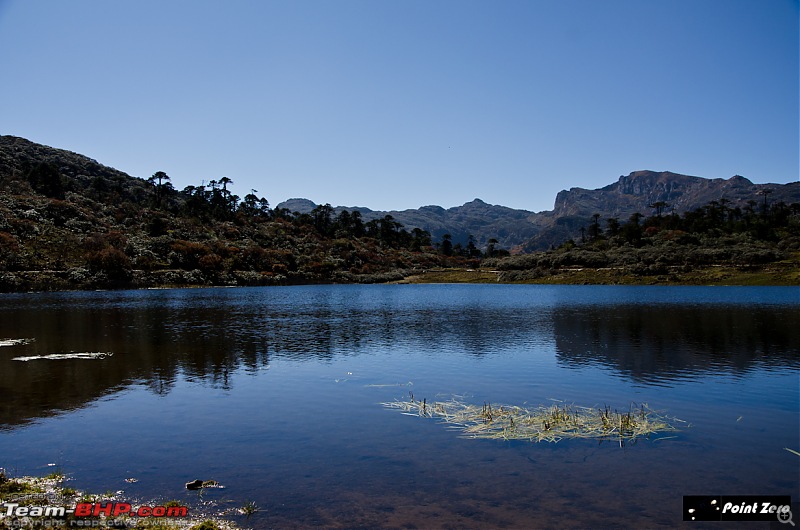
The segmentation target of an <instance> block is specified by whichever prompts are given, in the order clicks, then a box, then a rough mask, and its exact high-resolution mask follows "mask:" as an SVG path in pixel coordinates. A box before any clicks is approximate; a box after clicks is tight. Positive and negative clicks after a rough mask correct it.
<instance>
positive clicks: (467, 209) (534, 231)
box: [277, 171, 800, 252]
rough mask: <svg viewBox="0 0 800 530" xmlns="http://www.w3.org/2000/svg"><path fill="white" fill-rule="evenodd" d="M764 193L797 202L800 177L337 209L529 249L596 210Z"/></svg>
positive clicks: (626, 185)
mask: <svg viewBox="0 0 800 530" xmlns="http://www.w3.org/2000/svg"><path fill="white" fill-rule="evenodd" d="M764 190H768V196H767V200H768V201H769V202H770V203H772V202H785V203H786V204H792V203H800V182H792V183H789V184H753V183H752V182H751V181H749V180H748V179H746V178H744V177H742V176H739V175H736V176H733V177H731V178H729V179H706V178H703V177H694V176H689V175H681V174H678V173H671V172H668V171H663V172H655V171H635V172H633V173H631V174H629V175H627V176H621V177H619V180H618V181H617V182H615V183H613V184H609V185H608V186H605V187H603V188H600V189H595V190H588V189H584V188H571V189H569V190H564V191H561V192H560V193H559V194H558V195H557V196H556V200H555V206H554V208H553V209H552V210H549V211H543V212H538V213H535V212H531V211H528V210H516V209H513V208H507V207H505V206H496V205H491V204H487V203H485V202H483V201H481V200H480V199H475V200H473V201H471V202H468V203H466V204H464V205H463V206H456V207H453V208H448V209H445V208H442V207H440V206H423V207H421V208H418V209H409V210H402V211H396V210H392V211H375V210H370V209H369V208H364V207H355V208H350V207H343V206H337V207H336V208H335V210H336V211H337V212H339V211H342V210H349V211H355V210H357V211H359V212H360V213H361V215H362V217H363V218H364V220H366V221H368V220H371V219H380V218H383V217H384V216H386V215H391V216H392V217H393V218H394V219H395V220H396V221H397V222H399V223H401V224H403V225H404V226H405V227H406V228H407V229H412V228H421V229H423V230H427V231H429V232H430V233H431V234H432V235H433V236H434V240H439V239H441V236H442V235H443V234H447V233H449V234H450V235H452V236H453V242H461V243H462V244H463V243H466V241H467V238H468V237H469V236H470V235H472V236H473V237H474V238H475V241H476V244H477V245H478V247H484V246H486V244H487V241H488V240H489V239H491V238H495V239H497V240H498V241H499V243H500V246H501V247H504V248H510V249H514V250H516V251H518V252H519V251H522V252H530V251H534V250H545V249H547V248H549V247H550V246H552V245H559V244H561V243H563V242H564V241H566V240H567V239H570V238H577V237H579V236H580V229H581V227H586V226H588V225H589V224H590V223H591V222H592V215H594V214H600V218H601V222H603V220H605V219H608V218H611V217H615V218H618V219H619V220H620V221H626V220H627V219H628V218H629V217H630V216H631V215H632V214H634V213H636V212H639V213H641V214H644V215H647V216H649V215H652V214H653V213H654V212H655V209H654V208H653V207H651V206H650V205H651V204H655V203H657V202H663V203H666V206H665V209H664V212H665V213H671V212H673V211H674V212H675V213H677V214H682V213H684V212H686V211H690V210H694V209H696V208H699V207H702V206H704V205H706V204H708V203H709V202H711V201H719V200H722V199H725V200H727V201H729V203H728V206H730V207H731V208H734V207H737V206H738V207H741V208H744V207H746V206H747V204H748V201H756V203H757V206H758V205H759V204H761V203H762V202H763V200H764V195H763V191H764ZM316 206H317V205H316V204H315V203H314V202H312V201H310V200H308V199H289V200H287V201H284V202H282V203H280V204H278V205H277V207H278V208H286V209H288V210H290V211H292V212H299V213H308V212H310V211H311V210H313V209H314V208H315V207H316Z"/></svg>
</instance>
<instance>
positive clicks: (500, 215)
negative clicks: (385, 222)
mask: <svg viewBox="0 0 800 530" xmlns="http://www.w3.org/2000/svg"><path fill="white" fill-rule="evenodd" d="M316 207H317V204H315V203H314V202H312V201H310V200H308V199H289V200H287V201H284V202H282V203H280V204H278V205H277V208H286V209H288V210H289V211H291V212H298V213H301V214H302V213H309V212H311V211H312V210H313V209H314V208H316ZM343 210H348V211H350V212H353V211H358V212H359V213H361V217H362V218H363V219H364V221H371V220H373V219H383V218H384V217H385V216H387V215H391V216H392V217H393V218H394V220H395V221H397V222H398V223H400V224H402V225H403V226H404V227H405V228H406V229H407V230H411V229H414V228H421V229H422V230H427V231H428V232H430V233H431V235H432V236H433V240H434V241H441V239H442V236H443V235H444V234H450V235H451V236H452V237H453V243H461V244H462V245H464V244H466V243H467V241H468V239H469V236H470V235H471V236H473V237H474V238H475V244H476V245H477V246H478V247H479V248H483V247H486V245H487V244H488V241H489V240H490V239H492V238H494V239H497V240H498V242H499V247H503V248H511V247H513V246H515V245H519V244H520V243H522V242H524V241H526V240H528V239H530V238H532V237H534V236H535V235H536V234H537V233H538V230H537V228H536V226H535V225H534V224H533V223H532V222H531V218H532V216H534V215H535V214H534V213H533V212H529V211H527V210H515V209H513V208H508V207H506V206H497V205H493V204H487V203H485V202H483V201H482V200H480V199H475V200H473V201H470V202H468V203H466V204H464V205H463V206H455V207H453V208H447V209H445V208H442V207H441V206H423V207H421V208H418V209H409V210H402V211H397V210H391V211H376V210H370V209H369V208H364V207H347V206H337V207H335V208H334V211H335V212H336V213H337V214H338V213H339V212H341V211H343Z"/></svg>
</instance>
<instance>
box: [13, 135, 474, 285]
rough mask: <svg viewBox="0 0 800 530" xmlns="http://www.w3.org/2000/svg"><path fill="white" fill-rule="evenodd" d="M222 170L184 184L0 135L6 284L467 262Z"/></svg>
mask: <svg viewBox="0 0 800 530" xmlns="http://www.w3.org/2000/svg"><path fill="white" fill-rule="evenodd" d="M229 183H230V180H228V179H225V178H222V179H220V181H219V182H213V181H212V183H209V185H208V186H203V185H199V186H187V187H186V188H185V189H184V190H181V191H178V190H175V189H174V188H173V187H172V185H171V183H170V182H169V177H168V176H167V175H166V174H164V173H161V172H157V173H155V174H154V175H153V177H152V178H151V179H148V180H143V179H139V178H135V177H131V176H130V175H127V174H125V173H123V172H121V171H118V170H116V169H113V168H110V167H107V166H104V165H102V164H100V163H98V162H97V161H96V160H93V159H91V158H89V157H86V156H83V155H80V154H77V153H73V152H70V151H65V150H61V149H55V148H51V147H47V146H43V145H40V144H36V143H33V142H30V141H28V140H26V139H23V138H18V137H14V136H0V291H26V290H60V289H86V288H110V287H154V286H171V285H174V286H181V285H274V284H297V283H325V282H385V281H390V280H397V279H401V278H402V277H403V275H404V271H406V270H413V269H419V268H430V267H440V266H458V265H462V266H463V265H465V264H467V263H468V260H466V259H464V258H462V257H461V256H458V255H453V254H452V252H451V253H442V252H439V251H438V250H437V249H435V248H433V247H432V246H431V241H430V234H427V233H425V232H424V231H415V232H413V233H410V232H408V231H407V230H405V229H404V228H403V227H401V226H399V225H398V224H397V223H394V222H390V221H388V220H385V219H382V220H379V221H375V222H366V223H365V222H362V221H361V220H360V219H356V218H353V217H350V216H337V217H334V216H333V215H332V212H330V211H328V210H326V209H324V208H321V209H318V211H315V212H313V215H300V216H292V215H285V212H277V211H274V210H271V209H270V208H269V203H268V202H267V200H266V199H265V198H263V197H256V196H255V195H252V194H251V195H247V196H246V197H244V198H239V197H237V196H235V195H233V194H232V193H231V192H230V191H229V190H228V189H227V185H228V184H229Z"/></svg>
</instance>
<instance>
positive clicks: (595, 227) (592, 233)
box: [589, 213, 603, 239]
mask: <svg viewBox="0 0 800 530" xmlns="http://www.w3.org/2000/svg"><path fill="white" fill-rule="evenodd" d="M599 219H600V214H599V213H596V214H593V215H592V224H591V225H589V238H590V239H597V238H599V237H600V236H601V235H603V229H602V228H600V224H599V222H598V221H599Z"/></svg>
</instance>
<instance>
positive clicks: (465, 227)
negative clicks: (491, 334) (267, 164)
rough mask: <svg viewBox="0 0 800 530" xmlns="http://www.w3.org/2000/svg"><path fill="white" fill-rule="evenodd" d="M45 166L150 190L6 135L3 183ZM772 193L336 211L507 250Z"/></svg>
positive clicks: (623, 195) (708, 188)
mask: <svg viewBox="0 0 800 530" xmlns="http://www.w3.org/2000/svg"><path fill="white" fill-rule="evenodd" d="M40 163H49V164H53V165H54V166H56V167H57V168H58V169H59V172H60V173H61V175H63V176H64V177H67V178H70V179H73V180H74V182H75V183H76V184H79V187H80V188H83V187H84V186H87V187H89V186H95V187H96V186H98V185H100V184H102V185H103V186H106V185H112V184H110V183H113V186H114V188H115V189H117V190H118V192H119V193H120V194H122V195H124V196H126V197H127V196H130V197H139V196H142V195H144V194H145V193H146V190H148V189H149V187H150V186H149V185H148V184H147V183H146V182H145V181H144V180H142V179H139V178H135V177H131V176H129V175H127V174H125V173H123V172H122V171H118V170H116V169H113V168H110V167H107V166H104V165H102V164H100V163H98V162H97V161H96V160H93V159H91V158H88V157H86V156H83V155H79V154H76V153H72V152H70V151H65V150H62V149H55V148H52V147H48V146H44V145H41V144H37V143H34V142H30V141H28V140H25V139H23V138H17V137H13V136H0V180H2V179H4V178H8V179H13V178H17V177H19V176H20V175H23V174H24V173H25V172H26V171H29V170H30V169H31V168H33V167H35V166H36V164H40ZM765 190H769V195H768V196H767V200H768V201H769V202H770V203H774V202H781V201H782V202H784V203H786V204H792V203H800V182H792V183H789V184H753V183H752V182H751V181H749V180H748V179H746V178H744V177H741V176H738V175H736V176H733V177H731V178H729V179H706V178H702V177H694V176H688V175H680V174H677V173H670V172H654V171H636V172H633V173H631V174H629V175H627V176H621V177H619V180H618V181H617V182H615V183H613V184H609V185H608V186H605V187H603V188H600V189H596V190H587V189H583V188H571V189H569V190H564V191H562V192H560V193H559V194H558V195H557V196H556V199H555V205H554V208H553V210H549V211H543V212H538V213H536V212H531V211H528V210H518V209H513V208H508V207H505V206H499V205H491V204H487V203H485V202H483V201H481V200H480V199H475V200H473V201H470V202H468V203H466V204H464V205H462V206H456V207H453V208H447V209H445V208H442V207H441V206H423V207H421V208H417V209H409V210H403V211H376V210H371V209H369V208H364V207H342V206H338V207H336V210H337V211H341V210H345V209H346V210H349V211H359V212H360V213H361V215H362V218H363V219H364V221H369V220H371V219H381V218H383V217H385V216H386V215H391V216H392V217H393V218H394V219H395V221H397V222H399V223H401V224H402V225H403V226H404V227H405V228H406V229H407V230H411V229H413V228H421V229H423V230H427V231H428V232H430V233H431V234H432V235H433V239H434V241H438V240H440V239H441V237H442V235H444V234H447V233H449V234H451V235H452V237H453V242H454V243H458V242H460V243H462V244H464V243H466V242H467V238H468V237H469V236H470V235H472V236H473V237H474V238H475V243H476V245H477V246H478V247H479V248H482V247H485V246H486V245H487V242H488V241H489V239H492V238H495V239H497V240H498V241H499V246H500V247H502V248H507V249H512V250H514V251H517V252H529V251H534V250H543V249H547V248H549V247H550V246H552V245H559V244H561V243H563V242H564V241H565V240H567V239H570V238H577V237H580V229H581V227H586V226H588V225H589V224H590V223H591V222H592V215H594V214H599V215H600V218H601V220H600V222H601V223H603V221H604V220H605V219H608V218H609V217H616V218H619V219H620V221H626V220H627V219H628V217H630V215H631V214H633V213H635V212H640V213H642V214H644V215H648V216H649V215H652V214H653V213H654V209H653V208H651V207H650V206H649V205H651V204H653V203H656V202H664V203H667V204H668V206H667V207H666V209H665V210H664V211H665V212H666V213H669V212H672V211H674V212H676V213H678V214H681V213H683V212H686V211H689V210H693V209H695V208H698V207H701V206H704V205H706V204H708V203H709V202H710V201H714V200H717V201H718V200H722V199H725V200H727V201H730V203H729V206H730V207H736V206H739V207H742V208H744V207H746V206H747V203H748V201H756V203H757V204H761V203H763V201H764V195H763V192H764V191H765ZM316 206H317V205H316V204H314V203H313V202H312V201H310V200H307V199H289V200H287V201H284V202H281V203H279V204H278V205H277V206H276V207H278V208H286V209H288V210H290V211H293V212H295V211H296V212H300V213H308V212H310V211H311V210H313V209H314V208H315V207H316ZM0 225H2V223H0ZM0 228H1V227H0Z"/></svg>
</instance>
